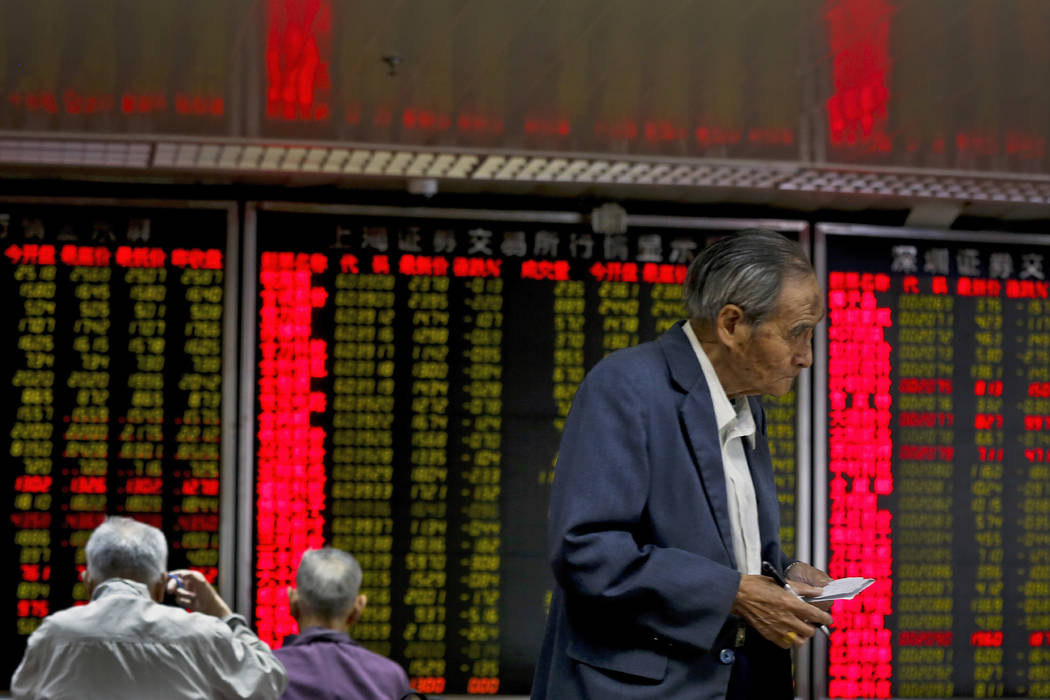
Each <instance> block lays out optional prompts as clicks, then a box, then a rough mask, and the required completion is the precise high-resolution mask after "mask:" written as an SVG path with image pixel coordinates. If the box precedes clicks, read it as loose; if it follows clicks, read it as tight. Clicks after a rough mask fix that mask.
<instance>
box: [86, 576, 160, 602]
mask: <svg viewBox="0 0 1050 700" xmlns="http://www.w3.org/2000/svg"><path fill="white" fill-rule="evenodd" d="M129 594H130V595H135V596H138V597H140V598H148V599H149V600H153V596H151V595H150V594H149V586H147V585H146V584H144V583H140V582H139V581H132V580H131V579H129V578H108V579H106V580H105V581H103V582H102V583H100V584H98V585H97V586H95V590H94V591H93V592H92V593H91V600H98V599H99V598H102V597H104V596H110V595H129Z"/></svg>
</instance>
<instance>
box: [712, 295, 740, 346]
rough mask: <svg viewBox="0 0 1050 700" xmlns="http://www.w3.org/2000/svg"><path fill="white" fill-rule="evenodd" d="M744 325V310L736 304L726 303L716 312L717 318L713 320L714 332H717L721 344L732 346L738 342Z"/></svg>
mask: <svg viewBox="0 0 1050 700" xmlns="http://www.w3.org/2000/svg"><path fill="white" fill-rule="evenodd" d="M746 325H747V320H746V318H745V317H744V310H743V309H741V308H740V307H739V306H737V305H736V304H726V305H725V306H723V307H722V310H721V311H719V312H718V318H717V319H716V321H715V332H716V333H718V339H719V340H720V341H722V344H723V345H725V346H727V347H730V348H734V347H736V346H737V345H739V344H740V341H741V331H742V330H743V327H744V326H746Z"/></svg>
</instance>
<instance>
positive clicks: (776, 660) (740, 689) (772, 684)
mask: <svg viewBox="0 0 1050 700" xmlns="http://www.w3.org/2000/svg"><path fill="white" fill-rule="evenodd" d="M734 651H735V653H736V660H735V661H734V662H733V672H732V674H731V675H730V676H729V690H728V691H727V692H726V700H792V698H794V697H795V687H794V683H793V680H792V675H791V652H789V651H787V650H785V649H781V648H780V647H778V646H777V645H776V644H774V643H773V642H770V641H768V640H767V639H766V638H765V637H763V636H762V635H760V634H759V633H758V632H756V631H755V630H753V629H748V630H747V638H746V640H745V642H744V645H743V646H741V647H737V648H736V649H735V650H734Z"/></svg>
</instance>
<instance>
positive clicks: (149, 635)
mask: <svg viewBox="0 0 1050 700" xmlns="http://www.w3.org/2000/svg"><path fill="white" fill-rule="evenodd" d="M227 620H228V621H227V622H224V621H223V620H220V619H219V618H217V617H212V616H210V615H203V614H201V613H196V612H192V613H191V612H186V611H185V610H182V609H180V608H175V607H171V606H168V605H161V604H160V603H156V602H154V601H153V599H152V598H151V597H150V594H149V589H148V588H146V586H145V584H142V583H139V582H138V581H131V580H129V579H123V578H111V579H108V580H106V581H104V582H102V583H101V584H99V585H98V587H96V588H95V591H94V593H92V595H91V602H90V603H88V604H87V605H81V606H79V607H74V608H69V609H67V610H62V611H59V612H57V613H55V614H53V615H50V616H49V617H47V618H45V619H44V622H43V623H42V624H41V625H40V627H38V628H37V629H36V631H35V632H33V634H31V635H30V637H29V643H28V646H27V648H26V652H25V656H24V657H23V658H22V663H21V664H20V665H19V666H18V670H16V671H15V675H14V677H13V678H12V679H11V695H12V697H15V698H56V699H57V698H109V699H115V700H119V699H120V698H136V699H138V698H150V699H151V700H153V699H154V698H156V699H158V700H216V699H217V698H241V699H243V698H258V699H260V700H261V699H264V698H269V699H272V700H276V699H277V698H279V697H280V696H281V694H282V693H283V692H284V689H285V686H287V685H288V676H287V674H286V673H285V671H284V666H282V665H281V663H280V662H279V661H278V660H277V658H276V657H275V656H274V655H273V652H272V651H270V648H269V647H268V646H267V645H266V643H265V642H263V641H262V640H260V639H259V638H258V637H256V636H255V633H254V632H252V631H251V629H250V628H249V627H248V623H247V622H245V620H244V618H243V617H241V616H240V615H231V616H230V617H229V618H227Z"/></svg>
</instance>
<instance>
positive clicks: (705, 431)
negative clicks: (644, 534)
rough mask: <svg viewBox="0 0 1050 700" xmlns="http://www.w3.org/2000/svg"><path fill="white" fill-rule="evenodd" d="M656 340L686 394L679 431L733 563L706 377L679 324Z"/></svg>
mask: <svg viewBox="0 0 1050 700" xmlns="http://www.w3.org/2000/svg"><path fill="white" fill-rule="evenodd" d="M660 344H661V347H662V348H663V352H664V356H665V357H666V358H667V365H668V367H669V368H670V371H671V378H672V379H673V380H674V382H675V384H676V385H677V386H678V388H679V390H680V391H682V392H684V393H685V394H686V396H685V399H684V400H683V401H682V406H681V408H679V410H678V415H679V417H680V419H681V424H682V425H681V428H682V432H683V434H684V435H685V438H686V441H687V442H688V444H689V446H690V448H691V450H692V453H693V459H694V460H695V466H696V470H697V473H698V474H699V475H700V483H701V485H702V486H703V488H704V493H706V494H707V502H708V505H709V506H710V507H711V512H712V513H713V515H714V519H715V523H716V525H717V526H718V535H719V537H720V538H721V540H722V545H723V546H724V547H725V550H726V556H727V557H729V561H730V562H732V565H733V566H734V567H735V566H736V557H734V556H733V540H732V535H731V530H730V526H729V503H728V500H727V498H728V497H727V496H726V477H725V467H724V466H723V464H722V447H721V444H720V443H719V440H718V424H717V423H716V421H715V409H714V404H713V403H712V401H711V392H710V391H709V390H708V388H707V380H706V379H705V378H704V373H703V371H702V370H701V368H700V363H699V361H697V358H696V353H694V352H693V348H692V346H691V345H690V344H689V338H687V337H686V335H685V331H683V330H682V328H681V324H675V325H674V326H672V327H671V329H670V330H668V331H667V333H665V334H664V335H663V336H662V337H661V338H660Z"/></svg>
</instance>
